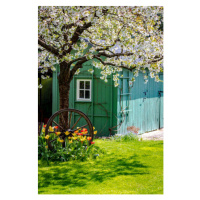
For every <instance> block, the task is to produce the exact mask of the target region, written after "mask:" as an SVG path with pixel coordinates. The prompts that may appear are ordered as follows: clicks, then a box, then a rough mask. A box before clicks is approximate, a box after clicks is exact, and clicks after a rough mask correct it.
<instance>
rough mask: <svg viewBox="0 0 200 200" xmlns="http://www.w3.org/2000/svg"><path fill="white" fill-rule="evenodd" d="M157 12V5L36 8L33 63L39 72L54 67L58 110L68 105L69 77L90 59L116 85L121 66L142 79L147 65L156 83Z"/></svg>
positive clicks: (160, 48)
mask: <svg viewBox="0 0 200 200" xmlns="http://www.w3.org/2000/svg"><path fill="white" fill-rule="evenodd" d="M162 16H163V7H159V6H152V7H130V6H124V7H121V6H120V7H113V6H111V7H107V6H105V7H104V6H101V7H94V6H86V7H83V6H71V7H69V6H66V7H59V6H55V7H46V6H41V7H39V8H38V44H39V51H40V52H41V53H40V55H39V65H40V68H42V70H41V72H42V73H45V71H47V70H48V68H51V69H52V70H55V68H54V65H55V64H59V65H60V75H59V77H58V80H59V93H60V109H62V108H68V106H69V90H70V82H71V80H72V79H73V76H74V75H75V74H78V73H79V71H80V69H81V68H82V64H83V63H85V62H87V61H88V60H91V59H92V63H93V65H94V67H96V68H98V69H101V74H102V77H101V79H103V80H104V81H105V82H107V76H108V75H113V81H114V85H115V86H116V87H117V86H118V80H119V71H122V70H123V69H127V70H130V71H132V72H133V74H134V77H136V76H137V75H138V73H139V72H143V73H144V79H145V80H146V82H147V78H148V77H147V76H145V73H146V69H148V70H149V72H150V76H151V78H155V81H159V76H158V73H159V72H161V71H162V62H163V30H162V27H161V25H162V20H163V17H162ZM88 45H92V46H91V47H90V48H88V47H89V46H88ZM72 51H73V52H75V53H73V54H72ZM89 71H90V72H91V73H93V71H92V69H91V70H89ZM42 77H43V78H47V77H45V76H42ZM132 81H134V78H133V79H132ZM39 87H42V86H41V85H40V86H39Z"/></svg>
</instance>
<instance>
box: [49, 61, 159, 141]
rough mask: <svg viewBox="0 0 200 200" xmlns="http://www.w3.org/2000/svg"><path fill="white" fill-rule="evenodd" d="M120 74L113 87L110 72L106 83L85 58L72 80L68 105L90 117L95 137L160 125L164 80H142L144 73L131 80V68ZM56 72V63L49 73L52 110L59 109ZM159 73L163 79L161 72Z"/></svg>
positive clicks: (139, 130) (154, 127)
mask: <svg viewBox="0 0 200 200" xmlns="http://www.w3.org/2000/svg"><path fill="white" fill-rule="evenodd" d="M88 69H93V70H94V72H93V73H92V74H91V73H90V72H88ZM122 74H123V76H122V77H121V78H120V80H119V86H118V87H114V82H113V80H112V78H113V77H112V75H110V76H109V77H107V79H108V82H107V83H105V82H104V81H103V80H101V79H100V77H101V74H100V70H99V69H97V68H95V67H93V66H92V61H88V62H86V63H84V64H83V68H82V69H81V71H80V73H79V74H78V75H75V76H74V78H73V80H72V81H71V85H70V99H69V101H70V102H69V107H70V108H74V109H78V110H81V111H82V112H84V113H85V114H86V115H87V116H88V117H89V118H90V120H91V122H92V124H93V126H95V128H96V130H98V134H97V136H98V137H102V136H109V135H114V134H126V133H128V132H137V131H138V133H139V134H140V133H145V132H148V131H152V130H156V129H159V128H162V127H163V82H155V80H154V79H152V78H150V77H149V80H148V83H146V84H145V83H144V78H143V75H144V74H139V75H138V77H136V79H135V82H131V81H130V80H131V79H132V77H133V73H132V72H130V71H128V70H123V71H122V72H121V75H122ZM58 75H59V66H56V71H54V72H53V75H52V114H53V113H55V112H56V111H58V110H59V87H58V79H57V77H58ZM159 76H160V79H161V80H163V74H160V75H159ZM75 117H76V116H74V118H75ZM73 120H76V119H73Z"/></svg>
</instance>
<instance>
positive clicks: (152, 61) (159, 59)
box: [148, 56, 163, 64]
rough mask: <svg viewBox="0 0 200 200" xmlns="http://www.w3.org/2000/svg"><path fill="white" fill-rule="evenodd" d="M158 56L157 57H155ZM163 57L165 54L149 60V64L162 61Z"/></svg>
mask: <svg viewBox="0 0 200 200" xmlns="http://www.w3.org/2000/svg"><path fill="white" fill-rule="evenodd" d="M155 58H156V57H155ZM162 59H163V56H161V57H160V58H158V59H157V60H151V61H149V62H148V64H151V63H156V62H158V61H161V60H162Z"/></svg>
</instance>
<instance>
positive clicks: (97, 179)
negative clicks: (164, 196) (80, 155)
mask: <svg viewBox="0 0 200 200" xmlns="http://www.w3.org/2000/svg"><path fill="white" fill-rule="evenodd" d="M144 174H149V173H148V167H147V166H145V165H144V164H142V163H141V162H139V161H137V160H136V156H132V157H129V158H120V159H117V160H116V159H113V160H108V159H107V160H103V161H100V160H96V162H94V163H93V164H91V163H89V162H88V163H87V162H84V163H78V162H74V163H73V164H72V163H67V162H66V163H62V164H56V165H53V166H51V167H50V168H49V171H46V170H40V173H39V180H38V187H39V188H40V191H41V192H42V187H48V186H53V187H58V186H68V187H70V188H73V187H85V186H87V184H91V183H92V184H93V183H94V184H98V183H101V182H103V181H106V180H108V179H111V178H114V177H117V176H121V175H125V176H130V175H131V176H138V175H144Z"/></svg>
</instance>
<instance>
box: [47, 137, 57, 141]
mask: <svg viewBox="0 0 200 200" xmlns="http://www.w3.org/2000/svg"><path fill="white" fill-rule="evenodd" d="M55 140H57V138H55V139H53V140H51V141H49V142H53V141H55Z"/></svg>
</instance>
